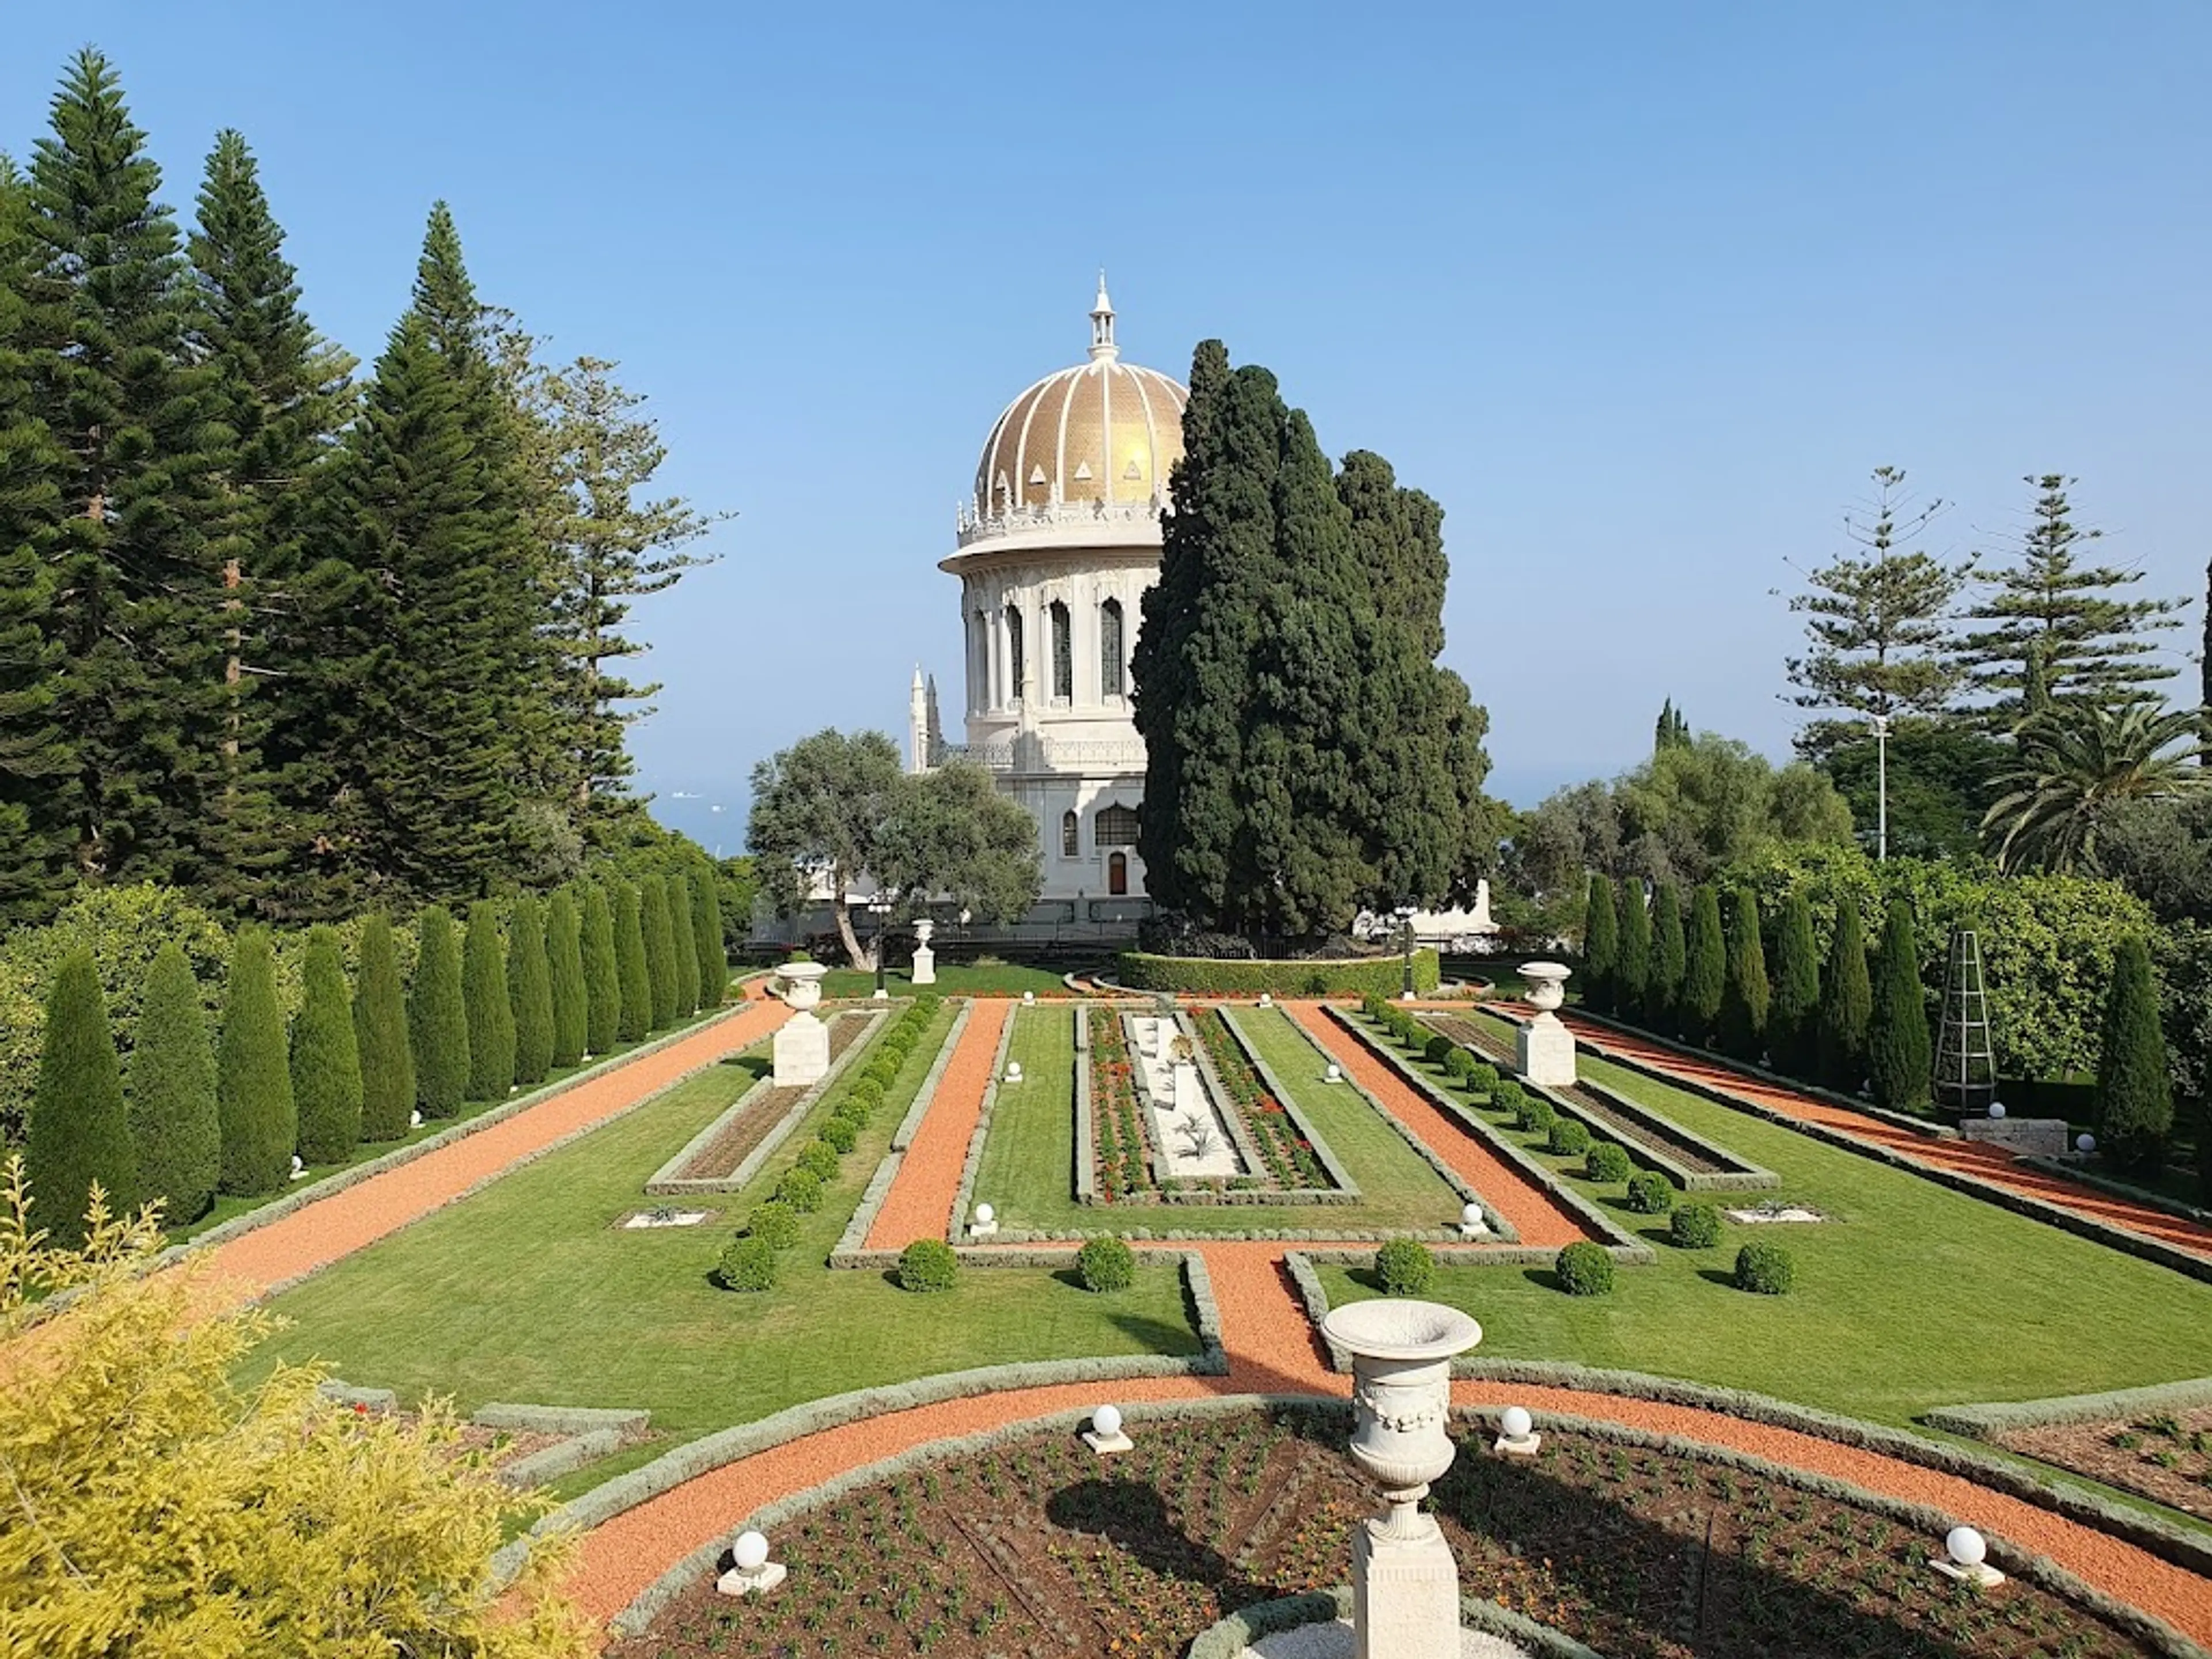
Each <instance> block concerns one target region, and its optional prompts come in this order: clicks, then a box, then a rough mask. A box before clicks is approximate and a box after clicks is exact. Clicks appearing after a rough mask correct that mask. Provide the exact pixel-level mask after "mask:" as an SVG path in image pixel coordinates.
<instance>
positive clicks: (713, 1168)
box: [677, 1013, 868, 1181]
mask: <svg viewBox="0 0 2212 1659" xmlns="http://www.w3.org/2000/svg"><path fill="white" fill-rule="evenodd" d="M867 1024H868V1019H867V1016H866V1014H859V1013H843V1014H838V1015H836V1017H835V1018H832V1019H831V1020H830V1022H829V1060H830V1063H831V1064H832V1065H835V1064H836V1061H837V1057H838V1056H839V1055H840V1054H843V1053H844V1052H845V1050H846V1049H848V1048H851V1047H852V1046H853V1044H854V1042H855V1041H856V1040H857V1039H858V1038H859V1036H860V1033H861V1032H862V1031H863V1030H866V1029H867ZM808 1086H810V1087H811V1085H808ZM805 1092H806V1089H805V1088H803V1087H802V1088H792V1089H778V1088H775V1087H769V1088H766V1089H763V1090H762V1091H760V1092H759V1093H757V1094H756V1095H755V1096H754V1097H753V1099H752V1104H750V1106H748V1107H746V1108H745V1109H744V1111H742V1112H740V1113H738V1115H737V1116H736V1117H734V1118H733V1119H732V1120H731V1121H729V1122H728V1123H726V1124H725V1125H723V1126H722V1133H720V1134H718V1135H716V1136H715V1137H714V1139H712V1140H710V1141H708V1143H707V1145H706V1146H705V1147H704V1148H702V1150H701V1152H700V1153H699V1155H698V1156H697V1157H696V1158H693V1159H692V1160H691V1161H690V1163H689V1164H685V1165H684V1167H683V1168H682V1169H681V1170H678V1171H677V1179H678V1180H681V1181H720V1180H721V1179H722V1178H723V1177H724V1176H732V1175H735V1174H736V1173H737V1170H738V1165H739V1164H743V1163H744V1161H745V1160H746V1159H747V1158H750V1157H751V1156H752V1152H753V1148H754V1147H756V1146H759V1145H760V1144H761V1142H762V1141H763V1140H765V1139H767V1138H768V1132H769V1130H770V1129H773V1128H774V1127H775V1126H776V1125H777V1124H778V1123H781V1121H783V1115H784V1114H785V1113H786V1112H787V1111H789V1110H790V1109H792V1108H793V1106H794V1105H796V1104H797V1103H799V1097H800V1096H801V1095H803V1094H805Z"/></svg>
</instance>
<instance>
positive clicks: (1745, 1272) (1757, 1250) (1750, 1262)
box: [1735, 1238, 1797, 1296]
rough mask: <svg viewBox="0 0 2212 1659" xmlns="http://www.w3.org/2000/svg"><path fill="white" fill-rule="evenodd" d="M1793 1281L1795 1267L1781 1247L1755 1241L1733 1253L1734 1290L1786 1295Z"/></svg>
mask: <svg viewBox="0 0 2212 1659" xmlns="http://www.w3.org/2000/svg"><path fill="white" fill-rule="evenodd" d="M1796 1281H1797V1264H1796V1262H1795V1261H1792V1260H1791V1259H1790V1252H1789V1251H1788V1250H1786V1249H1784V1248H1783V1247H1782V1246H1781V1245H1779V1244H1776V1243H1770V1242H1769V1241H1767V1240H1765V1239H1763V1238H1762V1239H1756V1240H1754V1241H1753V1242H1752V1243H1749V1244H1747V1245H1745V1246H1744V1247H1743V1248H1742V1249H1740V1250H1738V1251H1737V1252H1736V1253H1735V1287H1736V1289H1738V1290H1739V1291H1754V1292H1756V1293H1757V1294H1758V1295H1760V1296H1786V1295H1787V1294H1789V1291H1790V1286H1791V1285H1794V1284H1796Z"/></svg>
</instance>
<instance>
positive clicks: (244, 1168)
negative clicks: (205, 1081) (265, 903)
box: [216, 926, 300, 1198]
mask: <svg viewBox="0 0 2212 1659" xmlns="http://www.w3.org/2000/svg"><path fill="white" fill-rule="evenodd" d="M216 1103H217V1104H218V1105H219V1106H220V1107H221V1108H222V1190H223V1191H225V1192H227V1193H236V1194H241V1195H243V1196H246V1197H248V1198H252V1197H256V1196H258V1195H259V1194H263V1193H273V1192H275V1191H276V1189H277V1188H279V1187H282V1186H283V1184H284V1182H285V1179H286V1177H287V1176H289V1175H290V1174H291V1173H292V1153H293V1152H294V1150H295V1148H296V1147H297V1146H299V1144H300V1118H299V1112H298V1109H297V1107H296V1106H295V1103H294V1102H293V1099H292V1073H291V1068H290V1066H289V1063H288V1060H287V1058H286V1055H285V1052H284V1014H283V1010H282V1009H281V1008H279V1007H278V1006H277V1005H276V952H275V951H274V950H273V949H272V948H271V946H270V942H269V934H268V933H267V931H266V930H265V929H263V928H260V927H252V926H248V927H241V928H240V929H239V930H238V942H237V943H236V944H235V945H234V946H233V947H232V949H231V957H230V985H229V987H228V990H227V991H226V992H225V993H224V994H223V1004H222V1040H221V1042H220V1043H219V1044H218V1046H217V1048H216Z"/></svg>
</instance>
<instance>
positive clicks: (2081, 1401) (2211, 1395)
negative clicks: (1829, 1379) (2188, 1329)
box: [1920, 1376, 2212, 1440]
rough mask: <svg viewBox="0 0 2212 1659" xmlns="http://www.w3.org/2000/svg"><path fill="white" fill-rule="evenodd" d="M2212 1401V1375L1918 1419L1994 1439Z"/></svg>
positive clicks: (1951, 1410) (1943, 1410)
mask: <svg viewBox="0 0 2212 1659" xmlns="http://www.w3.org/2000/svg"><path fill="white" fill-rule="evenodd" d="M2201 1406H2212V1376H2192V1377H2190V1378H2188V1379H2186V1380H2185V1381H2183V1382H2179V1383H2152V1384H2151V1385H2150V1386H2149V1387H2148V1388H2142V1389H2106V1391H2105V1392H2104V1393H2102V1394H2063V1395H2055V1396H2053V1397H2051V1398H2050V1399H2047V1400H2004V1401H1992V1402H1990V1403H1988V1404H1983V1405H1966V1406H1939V1407H1936V1409H1935V1410H1934V1411H1932V1412H1923V1413H1921V1415H1920V1420H1921V1421H1922V1422H1923V1423H1925V1424H1926V1425H1928V1426H1929V1428H1931V1429H1942V1431H1944V1432H1945V1433H1947V1434H1962V1435H1965V1436H1966V1437H1967V1438H1968V1439H1970V1440H1994V1439H1996V1437H1997V1436H1999V1435H2001V1434H2006V1433H2009V1432H2010V1431H2013V1430H2015V1429H2034V1428H2041V1427H2043V1426H2044V1425H2046V1424H2051V1423H2094V1422H2098V1421H2100V1420H2101V1419H2106V1418H2115V1419H2118V1418H2130V1417H2133V1416H2134V1415H2135V1414H2136V1413H2137V1412H2154V1411H2194V1410H2195V1409H2197V1407H2201Z"/></svg>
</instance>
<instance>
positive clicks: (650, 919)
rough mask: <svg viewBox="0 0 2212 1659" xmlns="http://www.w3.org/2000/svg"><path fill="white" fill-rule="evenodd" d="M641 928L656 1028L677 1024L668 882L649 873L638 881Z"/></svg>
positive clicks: (674, 944)
mask: <svg viewBox="0 0 2212 1659" xmlns="http://www.w3.org/2000/svg"><path fill="white" fill-rule="evenodd" d="M637 896H638V931H639V932H640V933H641V934H642V935H643V936H644V939H645V969H646V973H647V975H648V976H649V977H650V978H651V980H652V981H653V1030H656V1031H657V1030H663V1029H665V1027H667V1026H670V1025H673V1024H675V1023H676V934H675V930H674V929H673V928H672V927H671V926H670V925H669V921H668V884H667V883H666V882H665V881H664V880H662V879H661V878H659V876H647V878H645V879H644V880H643V881H642V882H641V883H639V884H638V895H637Z"/></svg>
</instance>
